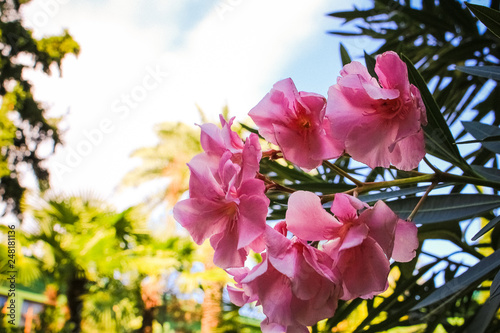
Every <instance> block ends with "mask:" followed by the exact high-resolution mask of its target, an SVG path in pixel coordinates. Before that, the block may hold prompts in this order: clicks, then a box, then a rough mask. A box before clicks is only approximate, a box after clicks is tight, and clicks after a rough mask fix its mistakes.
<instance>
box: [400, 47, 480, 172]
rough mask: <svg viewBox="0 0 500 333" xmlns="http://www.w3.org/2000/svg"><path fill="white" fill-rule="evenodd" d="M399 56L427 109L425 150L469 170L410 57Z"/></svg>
mask: <svg viewBox="0 0 500 333" xmlns="http://www.w3.org/2000/svg"><path fill="white" fill-rule="evenodd" d="M401 58H402V59H403V61H404V62H405V63H406V65H407V66H408V77H409V79H410V82H411V83H413V84H414V85H415V86H416V87H417V88H418V89H419V90H420V94H421V95H422V100H423V101H424V104H425V108H426V110H427V122H428V124H427V126H425V127H424V133H425V144H426V147H425V148H426V151H427V152H428V153H429V154H431V155H434V156H436V157H438V158H440V159H443V160H445V161H448V162H450V163H452V164H453V165H455V166H458V167H459V168H461V169H462V170H463V171H471V170H472V169H471V168H470V166H469V165H468V164H467V162H466V161H465V160H464V159H463V158H462V156H461V155H460V152H459V151H458V148H457V146H456V144H455V139H454V138H453V135H452V134H451V132H450V128H449V127H448V124H447V123H446V120H445V119H444V117H443V114H442V113H441V111H440V109H439V107H438V105H437V103H436V100H435V99H434V97H433V96H432V94H431V92H430V91H429V89H428V88H427V84H426V83H425V81H424V79H423V77H422V76H421V75H420V73H419V72H418V71H417V69H416V68H415V66H413V63H412V62H411V60H410V59H408V58H407V57H406V56H405V55H404V54H403V55H401Z"/></svg>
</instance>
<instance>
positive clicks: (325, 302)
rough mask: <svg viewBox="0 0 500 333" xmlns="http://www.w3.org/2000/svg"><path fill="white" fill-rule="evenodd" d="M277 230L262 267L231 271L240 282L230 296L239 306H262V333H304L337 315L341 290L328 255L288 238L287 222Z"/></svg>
mask: <svg viewBox="0 0 500 333" xmlns="http://www.w3.org/2000/svg"><path fill="white" fill-rule="evenodd" d="M277 229H278V230H279V231H277V230H275V229H273V228H271V227H267V229H266V233H265V237H264V238H265V241H266V246H267V252H266V253H264V254H263V261H262V262H261V263H260V264H258V265H257V266H255V267H254V268H253V269H252V270H250V269H249V268H239V269H231V270H228V272H229V273H230V274H231V275H233V276H234V278H235V281H236V285H235V286H234V287H233V286H229V287H228V291H229V296H230V298H231V301H232V302H233V303H234V304H236V305H238V306H242V305H244V304H245V303H249V302H253V301H257V304H258V305H262V309H263V312H264V314H265V315H266V319H265V320H264V321H263V322H262V323H261V328H262V332H304V333H306V332H309V331H308V330H307V327H306V326H310V325H314V324H315V323H317V322H318V321H320V320H322V319H325V318H329V317H331V316H333V314H334V313H335V310H336V308H337V301H338V299H339V297H340V296H341V292H342V288H341V287H340V285H339V282H338V278H337V276H336V274H335V273H334V272H333V271H332V265H333V260H332V259H331V258H330V257H329V256H328V255H326V254H325V253H323V252H321V251H319V250H318V249H316V248H313V247H311V246H309V245H307V243H306V242H303V241H301V240H300V239H298V238H296V237H294V238H293V239H291V240H290V239H288V238H286V237H285V235H284V234H286V227H285V226H284V224H279V225H278V226H277Z"/></svg>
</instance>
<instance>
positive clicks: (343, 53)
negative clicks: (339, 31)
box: [340, 43, 352, 66]
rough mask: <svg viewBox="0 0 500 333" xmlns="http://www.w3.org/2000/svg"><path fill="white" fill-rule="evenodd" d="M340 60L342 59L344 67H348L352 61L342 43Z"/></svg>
mask: <svg viewBox="0 0 500 333" xmlns="http://www.w3.org/2000/svg"><path fill="white" fill-rule="evenodd" d="M340 58H341V59H342V65H343V66H345V65H347V64H348V63H350V62H351V61H352V60H351V57H350V56H349V53H347V50H346V49H345V47H344V45H343V44H342V43H340Z"/></svg>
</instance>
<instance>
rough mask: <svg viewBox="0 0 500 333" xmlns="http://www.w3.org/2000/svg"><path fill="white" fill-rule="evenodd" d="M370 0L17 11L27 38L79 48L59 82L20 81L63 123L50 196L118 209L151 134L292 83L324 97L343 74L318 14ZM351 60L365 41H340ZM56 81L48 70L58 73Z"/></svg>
mask: <svg viewBox="0 0 500 333" xmlns="http://www.w3.org/2000/svg"><path fill="white" fill-rule="evenodd" d="M367 3H368V1H367V0H356V1H327V0H318V1H311V2H305V1H299V0H275V1H265V0H252V1H248V0H169V1H166V0H163V1H162V0H136V1H129V0H127V1H123V0H103V1H98V0H78V1H77V0H33V1H32V2H31V3H30V4H29V5H27V6H25V9H24V10H23V15H24V20H25V24H26V25H27V26H29V27H31V28H32V29H33V31H34V34H35V36H36V37H43V36H47V35H55V34H60V33H62V31H63V29H67V30H68V31H69V32H70V34H71V35H72V36H73V37H74V39H75V40H76V41H77V42H78V43H79V44H80V47H81V53H80V55H79V56H78V57H73V56H69V57H67V58H66V59H65V60H64V62H63V66H62V73H61V74H62V75H61V76H60V77H59V76H57V75H54V76H52V77H47V76H46V75H44V74H42V73H40V72H36V71H33V72H27V73H25V74H26V76H27V78H28V79H30V80H31V81H32V82H33V85H34V94H35V98H37V99H38V100H40V101H42V102H43V104H44V105H45V106H46V107H47V109H48V114H47V115H48V116H53V117H59V116H64V120H63V121H62V123H61V128H62V129H63V130H64V131H65V132H64V136H63V140H64V145H63V146H58V147H57V150H56V153H55V154H54V155H53V156H51V157H50V159H49V160H48V161H49V162H48V167H49V170H50V172H51V185H52V189H53V191H55V192H58V193H61V192H62V193H67V194H79V193H88V192H90V193H93V195H95V196H97V197H100V198H102V199H105V200H108V201H110V202H111V203H114V204H115V205H117V206H119V207H122V208H124V207H126V206H128V205H131V204H134V203H137V202H138V201H140V199H141V196H144V195H147V193H140V191H136V190H133V189H131V190H129V191H125V192H124V191H116V188H117V186H118V184H119V183H120V181H121V179H122V178H123V176H124V175H125V174H126V173H127V172H128V171H130V170H131V169H133V168H134V167H135V166H137V165H138V164H139V162H140V161H139V160H134V159H131V158H130V157H129V156H130V154H131V152H132V151H134V150H135V149H137V148H140V147H144V146H151V145H154V144H155V142H156V137H155V135H154V131H153V128H154V125H155V124H158V123H161V122H165V121H183V122H185V123H187V124H192V125H194V124H195V123H200V119H199V115H198V111H197V106H199V107H201V108H202V109H203V110H204V112H205V113H206V114H207V115H208V116H209V117H210V119H214V120H216V119H218V114H219V113H220V112H221V110H222V107H223V106H224V105H226V104H227V105H228V106H229V109H230V113H231V115H234V116H236V120H237V121H238V120H239V121H243V120H245V119H246V117H247V116H246V114H247V112H248V111H249V110H250V109H251V108H252V107H253V106H255V105H256V104H257V103H258V102H259V101H260V99H261V98H263V97H264V95H265V94H266V93H267V92H268V91H269V90H270V89H271V87H272V85H273V84H274V83H275V82H277V81H279V80H281V79H284V78H287V77H291V78H292V79H293V80H294V81H295V83H296V85H297V88H298V89H299V90H302V91H310V92H316V93H321V94H323V95H326V93H327V90H328V87H329V86H330V85H332V84H333V83H334V82H335V81H336V77H337V75H338V72H339V70H340V69H341V65H340V56H339V42H340V39H339V38H337V37H335V36H333V35H330V34H327V31H328V30H337V29H339V25H340V23H341V22H340V20H335V19H332V18H330V17H327V16H326V14H327V13H330V12H333V11H337V10H349V9H352V7H353V4H356V6H358V7H361V8H362V7H363V6H367ZM342 42H343V43H344V44H345V45H346V46H347V48H348V50H349V51H350V52H352V53H353V54H360V53H361V52H362V50H363V48H366V47H369V44H367V40H356V41H354V40H352V39H347V40H343V41H342ZM55 73H56V74H57V71H56V72H55Z"/></svg>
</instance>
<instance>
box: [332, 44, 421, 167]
mask: <svg viewBox="0 0 500 333" xmlns="http://www.w3.org/2000/svg"><path fill="white" fill-rule="evenodd" d="M375 72H376V74H377V76H378V81H377V79H375V78H374V77H372V76H371V75H370V74H369V73H368V70H367V69H366V67H364V66H363V65H362V64H360V63H359V62H356V61H353V62H351V63H350V64H347V65H345V66H344V68H343V69H342V71H341V72H340V75H341V76H340V77H339V78H338V79H337V84H335V85H333V86H331V87H330V89H329V90H328V104H327V107H326V116H327V117H328V118H329V120H330V124H331V132H332V134H333V136H334V137H335V138H336V139H338V140H340V141H342V142H344V144H345V151H346V153H348V154H350V155H351V156H352V158H353V159H355V160H357V161H359V162H362V163H365V164H367V165H368V166H369V167H371V168H375V167H384V168H388V167H389V166H390V165H391V164H392V165H394V166H395V167H397V168H398V169H401V170H411V169H414V168H416V167H417V166H418V164H419V162H420V161H421V160H422V159H423V157H424V156H425V143H424V134H423V131H422V128H421V126H425V125H426V124H427V118H426V111H425V106H424V103H423V101H422V98H421V96H420V92H419V91H418V89H417V88H416V87H415V86H414V85H413V84H410V83H409V81H408V71H407V67H406V64H405V63H404V62H403V61H402V60H401V59H400V58H399V56H398V55H397V54H396V53H395V52H392V51H388V52H385V53H383V54H382V55H379V56H378V57H377V59H376V65H375Z"/></svg>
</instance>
